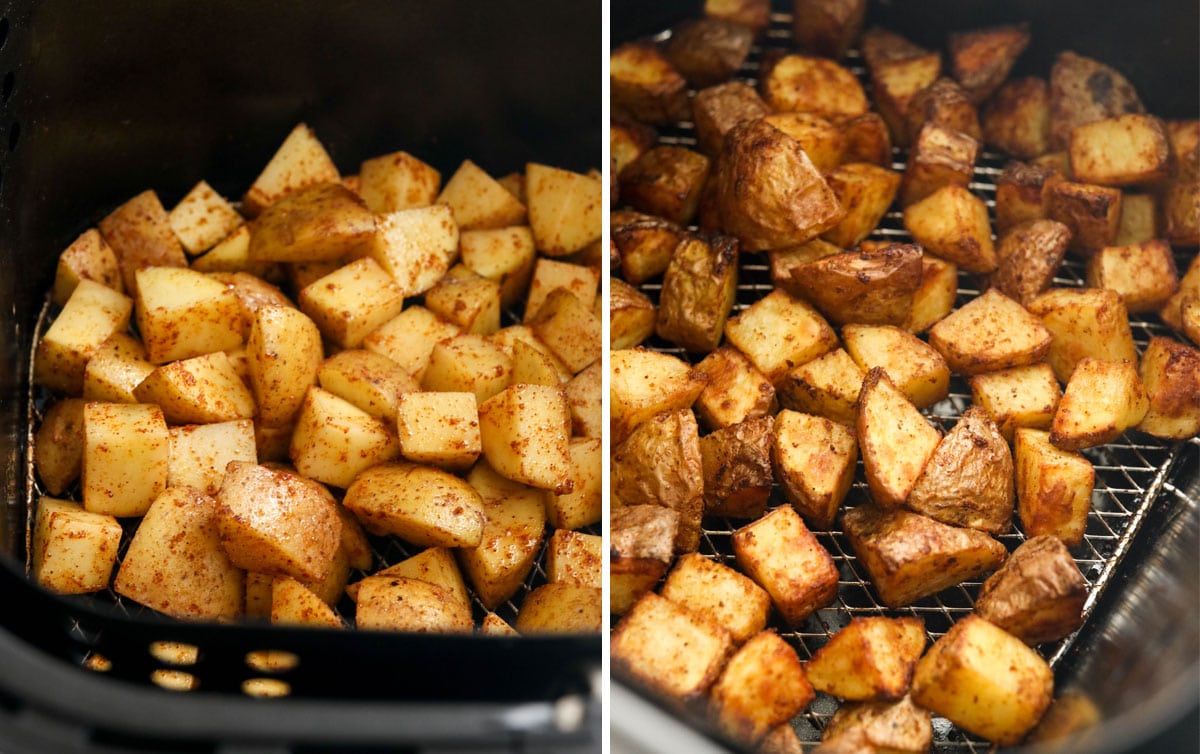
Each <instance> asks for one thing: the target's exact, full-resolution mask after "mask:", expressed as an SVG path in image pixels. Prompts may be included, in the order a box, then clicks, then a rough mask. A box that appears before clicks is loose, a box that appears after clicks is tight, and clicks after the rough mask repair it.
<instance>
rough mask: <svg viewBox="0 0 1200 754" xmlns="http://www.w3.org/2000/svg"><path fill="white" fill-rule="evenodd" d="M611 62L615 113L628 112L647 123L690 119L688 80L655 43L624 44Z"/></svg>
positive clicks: (617, 50)
mask: <svg viewBox="0 0 1200 754" xmlns="http://www.w3.org/2000/svg"><path fill="white" fill-rule="evenodd" d="M608 61H609V76H608V80H609V86H610V87H611V90H612V104H613V109H614V110H616V109H618V108H619V109H622V110H625V111H626V112H628V113H629V114H630V115H632V116H633V117H635V118H637V119H638V120H640V121H642V122H643V123H651V124H659V123H671V122H674V121H677V120H687V117H688V115H689V113H690V112H691V108H690V107H689V103H688V96H687V81H686V80H684V78H683V76H682V75H680V73H679V71H677V70H675V67H674V66H672V65H671V62H670V61H669V60H667V57H666V56H665V55H663V53H662V52H661V51H660V50H659V49H658V47H657V46H656V45H655V44H654V43H652V42H630V43H628V44H624V45H621V46H620V47H618V48H617V49H615V50H613V51H612V52H611V53H610V54H609V56H608Z"/></svg>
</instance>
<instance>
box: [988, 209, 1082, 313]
mask: <svg viewBox="0 0 1200 754" xmlns="http://www.w3.org/2000/svg"><path fill="white" fill-rule="evenodd" d="M1070 242H1071V230H1070V229H1069V228H1068V227H1067V226H1065V225H1063V224H1062V223H1060V222H1057V221H1055V220H1030V221H1028V222H1024V223H1021V224H1020V225H1016V226H1013V227H1012V228H1009V229H1008V230H1007V231H1006V232H1005V233H1004V234H1003V235H1002V236H1001V237H1000V244H999V246H997V248H996V256H997V257H999V266H998V267H997V269H996V272H995V273H993V274H992V275H990V276H989V277H988V285H989V287H992V288H995V289H997V290H999V291H1000V292H1001V293H1003V294H1004V295H1005V296H1008V297H1009V298H1011V299H1013V300H1014V301H1016V302H1017V303H1019V304H1021V305H1022V306H1029V303H1030V302H1031V301H1033V299H1034V298H1036V297H1037V296H1038V294H1040V293H1042V292H1043V291H1045V290H1046V289H1047V288H1049V287H1050V285H1051V284H1052V283H1053V282H1054V276H1055V275H1056V274H1058V269H1059V267H1061V266H1062V261H1063V257H1064V256H1066V253H1067V246H1068V245H1069V244H1070Z"/></svg>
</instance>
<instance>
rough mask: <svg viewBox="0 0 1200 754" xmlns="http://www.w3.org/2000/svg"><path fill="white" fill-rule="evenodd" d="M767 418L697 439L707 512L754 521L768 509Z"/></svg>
mask: <svg viewBox="0 0 1200 754" xmlns="http://www.w3.org/2000/svg"><path fill="white" fill-rule="evenodd" d="M774 425H775V420H774V418H773V417H770V416H762V417H759V418H757V419H747V420H746V421H744V422H742V423H740V424H734V425H733V426H730V427H723V428H721V429H718V430H716V431H715V432H712V433H710V434H708V435H705V436H704V437H702V438H700V458H701V463H702V466H703V469H704V508H705V512H706V513H710V514H716V515H723V516H736V517H739V518H757V517H759V516H761V515H762V514H763V513H764V512H765V511H766V507H767V497H768V496H770V494H771V485H772V482H773V481H774V478H773V476H772V473H771V436H772V433H773V430H774Z"/></svg>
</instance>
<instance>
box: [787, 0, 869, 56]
mask: <svg viewBox="0 0 1200 754" xmlns="http://www.w3.org/2000/svg"><path fill="white" fill-rule="evenodd" d="M866 12H867V2H866V0H793V2H792V18H793V19H794V20H793V22H792V38H793V39H795V40H796V43H797V44H799V45H800V47H802V48H803V49H804V50H805V51H807V52H810V53H812V54H813V55H823V56H824V57H827V58H833V59H834V60H841V59H842V56H843V55H845V54H846V50H847V49H849V48H850V45H852V44H853V43H854V41H855V39H856V38H857V37H858V34H859V32H860V31H862V25H863V18H864V17H865V16H866Z"/></svg>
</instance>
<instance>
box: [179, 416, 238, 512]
mask: <svg viewBox="0 0 1200 754" xmlns="http://www.w3.org/2000/svg"><path fill="white" fill-rule="evenodd" d="M170 438H171V455H170V460H169V461H168V466H167V484H168V486H171V487H185V486H186V487H195V488H196V489H198V490H200V491H201V492H203V493H205V494H206V495H215V494H217V490H219V489H220V488H221V481H222V480H223V479H224V478H225V467H226V466H228V465H229V463H230V462H231V461H245V462H248V463H257V461H258V455H257V451H256V449H255V446H254V424H253V423H252V422H251V421H250V420H249V419H242V420H239V421H229V422H220V423H217V424H190V425H186V426H182V427H171V428H170Z"/></svg>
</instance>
